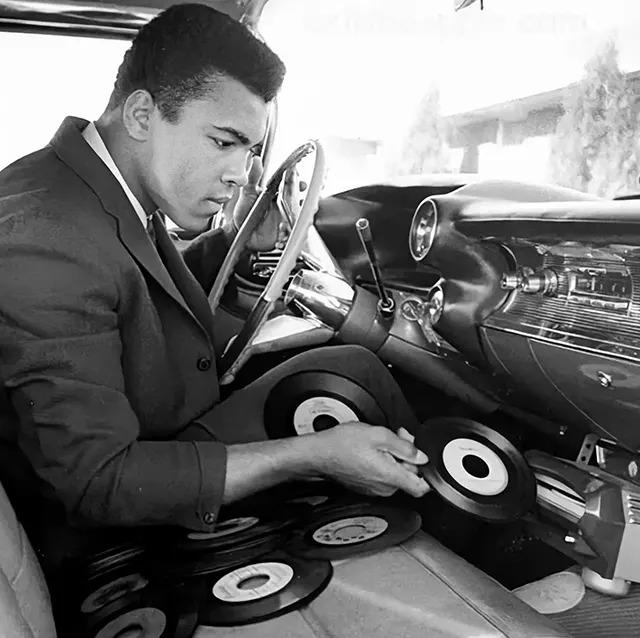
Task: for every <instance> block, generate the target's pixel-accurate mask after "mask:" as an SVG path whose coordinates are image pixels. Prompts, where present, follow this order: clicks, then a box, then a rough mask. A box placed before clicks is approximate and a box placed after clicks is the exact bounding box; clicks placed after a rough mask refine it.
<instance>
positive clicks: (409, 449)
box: [386, 434, 429, 465]
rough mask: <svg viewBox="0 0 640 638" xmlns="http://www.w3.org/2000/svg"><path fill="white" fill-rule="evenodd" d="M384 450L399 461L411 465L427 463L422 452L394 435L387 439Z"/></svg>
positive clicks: (427, 458)
mask: <svg viewBox="0 0 640 638" xmlns="http://www.w3.org/2000/svg"><path fill="white" fill-rule="evenodd" d="M386 450H387V452H389V454H392V455H393V456H394V457H395V458H396V459H398V460H399V461H406V462H408V463H412V464H413V465H424V464H425V463H428V461H429V457H428V456H427V455H426V454H425V453H424V452H423V451H422V450H419V449H418V448H417V447H416V446H415V445H413V443H411V442H410V441H406V440H405V439H403V438H401V437H400V436H398V435H396V434H392V436H391V437H389V439H388V441H387V448H386Z"/></svg>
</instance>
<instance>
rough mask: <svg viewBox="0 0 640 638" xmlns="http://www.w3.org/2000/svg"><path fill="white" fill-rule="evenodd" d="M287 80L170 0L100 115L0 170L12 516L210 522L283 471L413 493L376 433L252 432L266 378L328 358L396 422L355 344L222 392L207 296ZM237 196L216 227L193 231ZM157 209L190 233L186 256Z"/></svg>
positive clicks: (6, 463) (278, 479)
mask: <svg viewBox="0 0 640 638" xmlns="http://www.w3.org/2000/svg"><path fill="white" fill-rule="evenodd" d="M283 76H284V67H283V65H282V63H281V61H280V60H279V59H278V58H277V56H276V55H275V54H274V53H273V52H271V51H270V50H269V49H268V47H267V46H266V45H265V44H264V43H263V42H261V41H260V40H258V39H257V38H255V37H254V36H253V35H252V34H251V33H250V32H249V31H248V30H247V29H246V28H245V27H244V26H242V25H240V24H239V23H237V22H235V21H233V20H231V19H230V18H228V17H227V16H225V15H223V14H220V13H218V12H216V11H214V10H213V9H211V8H208V7H206V6H203V5H177V6H175V7H172V8H170V9H168V10H167V11H165V12H164V13H162V14H160V15H159V16H158V17H156V18H155V19H154V20H152V21H151V22H150V23H149V24H148V25H146V26H145V27H143V28H142V29H141V30H140V32H139V34H138V35H137V37H136V38H135V40H134V42H133V44H132V47H131V48H130V50H129V51H128V52H127V53H126V55H125V58H124V60H123V63H122V65H121V67H120V69H119V71H118V76H117V79H116V82H115V86H114V89H113V93H112V96H111V99H110V101H109V104H108V106H107V108H106V110H105V112H104V113H103V114H102V116H101V117H100V118H99V119H98V120H97V121H96V122H95V123H93V122H91V123H90V122H87V121H85V120H81V119H77V118H72V117H70V118H67V119H66V120H65V121H64V122H63V124H62V126H61V127H60V129H59V130H58V132H57V133H56V134H55V136H54V138H53V139H52V140H51V142H50V144H49V145H47V146H46V147H45V148H43V149H41V150H39V151H37V152H35V153H33V154H31V155H29V156H27V157H25V158H22V159H21V160H18V161H17V162H15V163H14V164H12V165H11V166H9V167H8V168H6V169H5V170H4V171H2V172H1V173H0V378H1V380H2V393H3V395H2V396H0V408H1V409H2V420H3V428H2V434H1V438H2V440H3V442H4V444H3V446H2V449H3V451H4V453H5V458H4V460H2V462H1V463H0V465H2V467H3V475H2V478H3V481H5V482H6V483H7V487H8V489H9V490H10V492H11V493H12V495H13V498H14V501H15V500H17V501H19V502H18V503H17V506H18V507H19V509H20V511H21V515H22V516H23V517H26V518H27V519H29V518H34V519H38V515H39V514H40V513H41V512H46V513H47V514H46V515H47V516H48V515H49V512H50V511H56V512H57V511H62V512H63V518H64V519H65V521H67V522H71V523H74V524H75V525H79V526H86V525H90V526H125V527H127V526H139V525H155V524H169V525H179V526H184V527H186V528H189V529H193V530H198V531H203V532H206V531H211V530H212V529H213V528H214V526H215V523H216V519H217V516H218V511H219V509H220V506H221V505H222V504H223V503H229V502H232V501H235V500H238V499H241V498H243V497H245V496H248V495H250V494H252V493H255V492H256V491H258V490H260V489H264V488H267V487H269V486H273V485H276V484H278V483H282V482H284V481H288V480H291V479H295V478H305V477H314V476H315V477H329V478H333V479H336V480H339V481H342V482H343V483H345V484H347V485H349V486H351V487H354V488H356V489H360V490H362V491H365V492H368V493H373V494H380V495H387V494H391V493H393V492H394V491H395V490H396V489H402V490H405V491H406V492H408V493H410V494H413V495H414V496H421V495H422V494H424V493H425V492H426V491H427V489H428V488H427V486H426V484H425V483H424V481H423V480H422V479H421V478H419V477H418V476H417V466H418V465H419V464H421V463H424V462H425V461H426V457H424V455H423V454H422V453H421V452H419V451H418V450H417V449H416V448H415V447H414V446H413V445H412V443H411V442H410V441H408V440H405V439H403V438H401V437H400V436H397V435H396V434H394V433H393V432H392V431H391V430H387V429H383V428H376V427H370V426H367V425H365V424H352V425H349V426H341V427H336V428H333V429H331V430H328V431H325V432H322V433H318V434H314V435H311V436H304V437H298V438H296V439H286V440H277V441H265V440H261V441H260V440H257V441H256V440H255V439H260V438H264V431H263V429H262V425H261V405H262V404H261V402H263V401H264V397H265V395H266V393H267V392H268V388H269V387H272V386H273V384H274V383H275V382H276V381H277V380H278V379H279V378H282V377H283V376H285V375H286V374H289V373H290V372H291V371H292V370H299V369H305V367H306V368H308V369H335V368H336V366H337V365H338V363H337V362H339V365H340V369H341V371H343V372H344V373H346V374H347V376H348V375H352V376H353V377H356V378H360V379H362V378H363V377H364V378H365V381H366V382H367V383H368V385H369V387H370V389H371V390H372V391H374V392H375V393H376V395H377V396H378V398H379V399H380V400H381V401H382V402H383V403H384V404H385V407H386V409H387V410H388V411H389V412H390V413H393V414H394V415H395V417H396V419H397V423H395V424H393V425H394V426H395V428H397V427H399V426H407V427H409V428H410V427H411V425H412V420H413V419H414V417H413V415H412V414H411V410H410V409H409V407H408V406H407V405H406V403H405V402H404V399H403V398H402V395H401V393H400V391H399V389H398V388H397V386H396V385H395V384H394V382H393V380H392V379H391V377H390V376H389V375H388V374H387V373H386V370H385V368H384V366H382V365H381V364H380V363H379V362H378V361H377V359H376V358H375V357H374V356H373V355H371V354H369V353H367V352H366V351H364V350H362V349H359V348H354V347H349V346H346V347H343V348H336V349H333V348H325V349H319V350H317V351H314V358H313V361H311V360H310V359H309V357H307V358H306V359H305V358H304V357H303V358H302V359H300V358H294V359H293V360H291V361H289V362H288V363H287V364H285V365H284V366H282V367H281V369H279V370H276V371H273V372H272V373H269V374H268V375H267V376H266V378H265V379H261V380H259V381H258V382H256V383H254V384H252V385H251V386H249V387H247V388H245V389H243V390H240V391H238V392H236V393H235V394H234V395H232V396H231V397H230V398H229V399H228V400H226V401H224V402H222V403H219V391H218V382H217V376H216V365H215V357H214V352H213V334H212V318H211V314H210V309H209V306H208V302H207V296H206V292H207V291H208V290H209V289H210V287H211V285H212V283H213V279H214V277H215V273H216V271H217V268H218V267H219V265H220V264H221V262H222V259H223V258H224V255H225V252H226V250H227V248H228V246H229V242H230V240H231V238H232V237H233V233H234V232H235V227H236V226H237V223H239V222H240V221H241V220H242V218H243V217H244V215H246V212H247V208H248V207H249V205H250V203H251V199H252V197H253V196H254V194H252V193H251V192H250V191H251V188H250V187H248V185H249V186H250V183H249V180H250V177H251V178H252V180H253V181H254V182H255V178H256V177H257V176H258V174H259V166H258V167H257V168H256V167H255V165H254V164H253V157H254V155H256V154H258V153H259V151H260V145H261V143H262V140H263V138H264V137H265V132H266V125H267V112H268V105H269V102H270V101H271V100H272V99H273V98H274V96H275V95H276V93H277V91H278V89H279V88H280V85H281V83H282V79H283ZM252 165H253V166H254V169H253V173H252V172H251V166H252ZM238 196H239V197H238ZM237 199H239V201H238V202H237V205H236V206H235V208H234V211H233V213H231V212H229V210H227V211H225V214H226V217H227V219H228V220H229V223H227V224H225V226H224V228H223V229H221V230H213V231H206V229H207V228H208V225H209V223H210V220H211V218H212V216H213V215H215V214H217V213H218V212H220V210H221V209H222V208H223V207H225V205H226V206H229V205H230V204H229V202H230V201H231V200H237ZM159 209H160V210H161V211H162V214H163V215H164V216H166V217H167V218H169V219H170V220H172V221H173V222H175V223H176V224H177V225H178V226H180V227H182V228H184V229H189V230H191V231H196V232H202V234H201V235H200V236H199V238H198V239H197V240H196V241H194V242H192V243H191V244H190V245H189V247H188V248H187V249H186V250H185V252H184V254H183V255H182V256H181V255H180V254H179V253H178V252H177V251H176V249H175V248H174V246H173V245H172V243H171V240H170V238H169V236H168V234H167V232H166V230H165V227H164V225H163V223H162V220H161V218H160V216H159V214H158V212H157V211H158V210H159ZM234 218H235V222H236V223H235V224H234V223H231V220H232V219H234ZM150 230H153V231H154V232H153V234H154V235H155V238H154V240H153V241H152V239H151V238H150V234H149V231H150ZM272 230H273V225H271V226H270V225H269V223H267V225H266V226H263V227H262V229H260V231H259V232H258V233H257V234H256V236H255V237H254V238H253V240H252V241H253V246H254V247H256V246H260V245H261V242H264V241H265V236H269V235H270V234H272V232H271V231H272ZM232 424H233V427H231V425H232ZM395 428H394V429H395ZM36 495H37V498H38V500H37V501H36V500H32V498H33V499H35V498H36ZM36 503H38V505H36ZM40 503H44V504H46V509H40V508H41V506H40V505H39V504H40ZM36 509H37V511H34V510H36ZM38 529H39V525H32V526H31V530H35V531H33V534H35V535H36V538H34V542H35V544H36V545H40V544H43V543H39V542H38V540H39V539H38V538H37V530H38Z"/></svg>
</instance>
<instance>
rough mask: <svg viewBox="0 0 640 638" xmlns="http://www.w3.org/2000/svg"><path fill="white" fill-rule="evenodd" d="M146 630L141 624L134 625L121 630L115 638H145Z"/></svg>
mask: <svg viewBox="0 0 640 638" xmlns="http://www.w3.org/2000/svg"><path fill="white" fill-rule="evenodd" d="M145 633H146V632H145V629H144V627H143V626H142V625H141V624H140V623H133V624H131V625H129V626H128V627H125V628H124V629H121V630H120V631H119V632H118V633H117V634H116V635H115V636H114V637H113V638H144V635H145Z"/></svg>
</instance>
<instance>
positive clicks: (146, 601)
mask: <svg viewBox="0 0 640 638" xmlns="http://www.w3.org/2000/svg"><path fill="white" fill-rule="evenodd" d="M197 602H199V601H197V599H196V598H195V597H191V596H184V595H176V592H175V591H173V590H171V589H165V590H160V589H157V588H156V589H152V590H148V591H145V592H133V593H131V594H129V595H127V596H123V597H122V598H120V599H118V600H117V601H115V602H114V603H113V604H111V605H109V606H107V607H104V608H102V609H101V610H100V611H98V612H96V613H94V614H90V615H88V616H87V617H86V618H84V619H82V620H81V621H80V623H79V624H78V629H75V628H74V632H73V635H74V636H78V638H80V636H81V637H82V638H123V637H124V636H144V638H191V636H192V635H193V633H194V632H195V630H196V628H197V626H198V613H197V611H198V604H197ZM80 627H81V628H80Z"/></svg>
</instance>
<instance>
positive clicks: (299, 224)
mask: <svg viewBox="0 0 640 638" xmlns="http://www.w3.org/2000/svg"><path fill="white" fill-rule="evenodd" d="M314 151H315V161H314V165H313V173H312V176H311V180H310V182H309V185H308V187H307V190H306V197H305V198H304V202H303V204H302V207H301V208H300V212H299V214H298V215H297V216H296V217H295V219H292V217H291V215H290V211H291V210H292V209H293V208H296V204H295V203H294V202H288V206H286V207H284V206H283V205H282V203H283V202H282V199H281V200H280V202H279V205H278V210H279V211H280V214H281V216H282V219H283V221H284V222H285V223H286V224H288V225H292V226H291V231H290V234H289V238H288V240H287V243H286V246H285V248H284V250H283V252H282V255H281V257H280V261H279V262H278V265H277V266H276V268H275V270H274V271H273V274H272V275H271V277H270V279H269V282H268V283H267V285H266V286H265V288H264V290H263V291H262V294H261V295H260V297H259V299H258V300H257V301H256V303H255V304H254V306H253V308H252V309H251V312H250V313H249V316H248V317H247V320H246V321H245V324H244V326H243V328H242V330H241V331H240V332H239V333H238V335H237V336H236V337H235V338H234V340H233V341H232V342H231V344H230V345H229V346H228V347H227V349H226V350H225V352H224V354H223V355H222V358H221V360H220V362H219V364H218V370H219V374H220V377H221V378H220V383H221V385H224V384H226V383H230V382H231V381H233V379H234V378H235V376H236V374H237V373H238V371H239V370H240V368H241V367H242V366H243V365H244V364H245V362H246V361H247V360H248V359H249V357H250V356H251V353H250V346H251V342H252V340H253V339H254V337H255V336H256V334H257V333H258V331H259V330H260V328H261V327H262V326H263V325H264V323H265V322H266V320H267V319H268V317H269V314H270V313H271V311H272V310H273V307H274V306H275V304H276V302H277V301H278V299H279V298H280V296H281V295H282V291H283V289H284V286H285V284H286V283H287V280H288V278H289V273H290V272H291V271H292V270H293V267H294V266H295V264H296V260H297V258H298V255H299V254H300V252H301V251H302V249H303V247H304V243H305V240H306V236H307V233H308V231H309V228H310V226H311V224H313V219H314V217H315V215H316V212H317V211H318V203H319V201H320V191H321V189H322V183H323V180H324V174H325V153H324V149H323V148H322V145H321V144H320V142H319V141H317V140H313V141H309V142H307V143H305V144H302V145H301V146H299V147H298V148H296V149H295V150H294V151H293V153H291V155H289V157H287V159H286V160H284V162H282V164H281V165H280V166H279V167H278V168H277V170H276V171H275V172H274V173H273V175H272V176H271V178H270V179H269V181H268V182H267V185H266V186H265V188H264V190H263V191H262V193H260V195H259V196H258V198H257V199H256V201H255V203H254V205H253V207H252V208H251V210H250V211H249V214H248V215H247V217H246V219H245V220H244V223H243V224H242V226H241V227H240V229H239V230H238V233H237V235H236V237H235V239H234V240H233V243H232V244H231V247H230V248H229V252H228V253H227V256H226V257H225V260H224V262H223V263H222V267H221V268H220V271H219V273H218V276H217V277H216V280H215V282H214V284H213V287H212V288H211V292H210V293H209V305H210V307H211V311H212V312H213V313H214V314H215V312H216V310H217V309H218V308H219V306H220V299H221V298H222V293H223V292H224V289H225V287H226V285H227V283H228V281H229V278H230V277H231V274H232V273H233V270H234V268H235V267H236V265H237V263H238V260H239V259H240V256H241V254H242V252H243V251H244V249H245V247H246V245H247V242H248V241H249V238H250V237H251V235H252V234H253V232H254V231H255V230H256V228H257V227H258V225H259V224H260V222H261V221H262V220H263V219H264V216H265V215H266V214H267V212H268V211H269V208H270V206H271V203H272V202H273V201H274V199H275V198H276V196H277V195H278V193H279V192H280V197H281V198H282V193H283V192H284V191H285V190H286V186H285V184H286V181H287V179H288V178H289V177H290V174H291V172H292V171H293V170H294V169H295V168H296V166H297V165H298V163H299V162H300V161H301V160H302V159H303V158H305V157H306V156H307V155H309V154H310V153H312V152H314Z"/></svg>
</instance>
